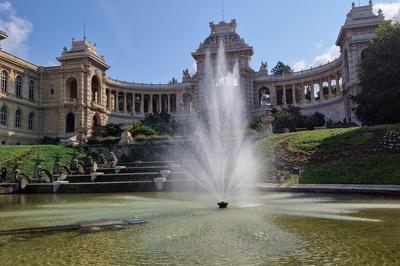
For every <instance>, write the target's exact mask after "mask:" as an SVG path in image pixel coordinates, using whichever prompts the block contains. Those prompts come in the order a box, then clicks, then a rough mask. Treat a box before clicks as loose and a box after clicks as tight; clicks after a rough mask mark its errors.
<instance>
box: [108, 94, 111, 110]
mask: <svg viewBox="0 0 400 266" xmlns="http://www.w3.org/2000/svg"><path fill="white" fill-rule="evenodd" d="M108 108H109V109H110V110H111V109H112V108H111V90H108Z"/></svg>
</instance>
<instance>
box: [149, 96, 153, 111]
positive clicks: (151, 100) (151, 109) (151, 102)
mask: <svg viewBox="0 0 400 266" xmlns="http://www.w3.org/2000/svg"><path fill="white" fill-rule="evenodd" d="M149 113H154V112H153V94H150V110H149Z"/></svg>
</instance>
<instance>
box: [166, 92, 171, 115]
mask: <svg viewBox="0 0 400 266" xmlns="http://www.w3.org/2000/svg"><path fill="white" fill-rule="evenodd" d="M167 99H168V103H167V105H168V114H170V113H171V94H167Z"/></svg>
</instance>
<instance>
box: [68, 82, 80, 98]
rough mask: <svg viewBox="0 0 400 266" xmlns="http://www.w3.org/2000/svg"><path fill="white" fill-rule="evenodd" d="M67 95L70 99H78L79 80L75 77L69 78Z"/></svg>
mask: <svg viewBox="0 0 400 266" xmlns="http://www.w3.org/2000/svg"><path fill="white" fill-rule="evenodd" d="M67 95H68V98H70V99H78V81H77V80H76V79H75V78H69V79H68V80H67Z"/></svg>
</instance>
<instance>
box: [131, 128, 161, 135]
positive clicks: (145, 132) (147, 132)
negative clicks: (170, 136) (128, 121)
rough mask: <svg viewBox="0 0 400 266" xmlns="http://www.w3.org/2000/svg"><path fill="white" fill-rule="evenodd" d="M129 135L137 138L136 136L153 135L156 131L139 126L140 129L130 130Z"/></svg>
mask: <svg viewBox="0 0 400 266" xmlns="http://www.w3.org/2000/svg"><path fill="white" fill-rule="evenodd" d="M131 133H132V135H133V136H138V135H144V136H150V135H155V134H156V131H155V130H154V129H153V128H151V127H149V126H146V125H141V126H140V127H138V128H135V129H133V130H131Z"/></svg>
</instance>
